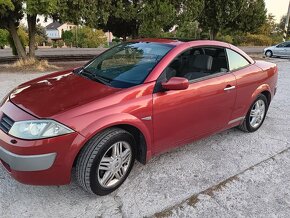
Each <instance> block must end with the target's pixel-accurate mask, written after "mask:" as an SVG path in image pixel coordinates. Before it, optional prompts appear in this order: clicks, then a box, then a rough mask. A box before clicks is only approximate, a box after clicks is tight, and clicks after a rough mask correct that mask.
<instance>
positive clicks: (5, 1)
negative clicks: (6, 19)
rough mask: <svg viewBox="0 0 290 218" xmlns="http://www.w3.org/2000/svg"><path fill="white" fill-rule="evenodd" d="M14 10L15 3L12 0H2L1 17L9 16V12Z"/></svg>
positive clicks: (0, 1) (0, 4)
mask: <svg viewBox="0 0 290 218" xmlns="http://www.w3.org/2000/svg"><path fill="white" fill-rule="evenodd" d="M13 10H14V5H13V2H12V1H11V0H0V17H2V16H7V13H9V11H13Z"/></svg>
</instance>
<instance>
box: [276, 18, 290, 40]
mask: <svg viewBox="0 0 290 218" xmlns="http://www.w3.org/2000/svg"><path fill="white" fill-rule="evenodd" d="M285 23H286V15H284V16H282V18H281V20H280V23H279V24H278V28H279V32H280V33H282V34H283V32H284V28H285ZM287 35H288V36H289V35H290V25H288V30H287Z"/></svg>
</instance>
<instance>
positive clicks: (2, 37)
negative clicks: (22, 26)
mask: <svg viewBox="0 0 290 218" xmlns="http://www.w3.org/2000/svg"><path fill="white" fill-rule="evenodd" d="M8 36H9V32H8V31H7V30H4V29H0V48H4V46H5V45H8V44H9V42H8Z"/></svg>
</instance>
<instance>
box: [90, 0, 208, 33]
mask: <svg viewBox="0 0 290 218" xmlns="http://www.w3.org/2000/svg"><path fill="white" fill-rule="evenodd" d="M203 6H204V0H111V1H110V4H109V6H106V7H104V10H105V11H106V12H105V13H103V14H104V15H103V16H99V14H98V13H96V14H97V17H98V22H97V23H98V24H100V26H101V27H102V28H103V29H104V30H105V31H108V30H109V31H112V32H113V33H114V35H115V36H117V37H122V38H123V39H126V37H127V36H131V37H132V38H136V37H140V36H143V37H151V36H160V35H163V32H167V31H168V30H169V29H170V28H171V27H173V26H174V25H176V24H180V23H184V22H185V21H194V20H196V18H197V16H198V15H199V12H200V11H201V9H202V8H203ZM106 15H107V16H106ZM99 18H101V19H99ZM106 18H107V19H106Z"/></svg>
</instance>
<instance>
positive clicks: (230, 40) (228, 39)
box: [216, 34, 234, 44]
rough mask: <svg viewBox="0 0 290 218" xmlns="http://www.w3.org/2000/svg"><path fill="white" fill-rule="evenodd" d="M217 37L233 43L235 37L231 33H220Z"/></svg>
mask: <svg viewBox="0 0 290 218" xmlns="http://www.w3.org/2000/svg"><path fill="white" fill-rule="evenodd" d="M216 39H217V40H219V41H222V42H227V43H231V44H232V43H233V42H234V40H233V37H232V36H230V35H225V36H223V35H220V34H219V35H218V36H217V38H216Z"/></svg>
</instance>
